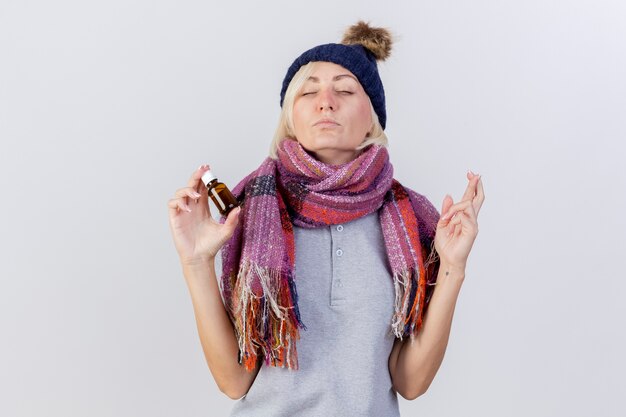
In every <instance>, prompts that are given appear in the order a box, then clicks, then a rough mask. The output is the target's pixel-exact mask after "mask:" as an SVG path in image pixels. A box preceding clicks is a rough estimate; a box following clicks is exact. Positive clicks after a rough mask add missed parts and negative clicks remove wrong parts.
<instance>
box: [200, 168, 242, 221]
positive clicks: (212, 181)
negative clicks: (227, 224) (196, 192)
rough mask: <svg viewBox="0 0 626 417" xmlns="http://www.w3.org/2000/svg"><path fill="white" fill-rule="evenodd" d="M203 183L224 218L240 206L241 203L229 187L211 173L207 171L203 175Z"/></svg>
mask: <svg viewBox="0 0 626 417" xmlns="http://www.w3.org/2000/svg"><path fill="white" fill-rule="evenodd" d="M202 182H203V183H204V185H205V186H206V188H207V191H208V193H209V197H211V200H213V203H214V204H215V206H216V207H217V209H218V210H219V212H220V214H221V215H222V216H228V213H229V212H230V211H231V210H232V209H234V208H235V207H237V206H238V205H239V202H238V201H237V199H236V198H235V196H234V195H233V194H232V193H231V192H230V190H229V189H228V187H227V186H226V185H224V183H221V182H219V181H218V180H217V177H216V176H215V175H213V174H212V173H211V171H207V172H205V173H204V175H202Z"/></svg>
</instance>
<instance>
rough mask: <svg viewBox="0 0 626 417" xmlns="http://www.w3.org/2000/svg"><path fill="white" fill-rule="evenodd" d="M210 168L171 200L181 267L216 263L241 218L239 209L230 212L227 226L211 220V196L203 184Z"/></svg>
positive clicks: (200, 170)
mask: <svg viewBox="0 0 626 417" xmlns="http://www.w3.org/2000/svg"><path fill="white" fill-rule="evenodd" d="M208 169H209V166H208V165H202V166H201V167H200V168H198V169H197V170H196V171H195V172H194V173H193V174H192V175H191V178H190V179H189V182H188V183H187V186H186V187H183V188H180V189H178V190H177V191H176V193H175V194H174V198H172V199H171V200H169V202H168V204H167V206H168V207H169V210H168V211H169V218H170V230H171V231H172V236H173V238H174V245H175V246H176V250H177V251H178V256H179V257H180V261H181V263H182V264H189V265H191V264H195V263H199V262H207V261H210V260H213V259H214V258H215V256H216V255H217V252H218V251H219V250H220V248H221V247H222V246H223V245H224V244H225V243H226V242H227V241H228V239H229V238H230V237H231V236H232V234H233V232H234V231H235V227H236V226H237V222H238V219H239V211H240V210H241V209H240V208H239V207H237V208H235V209H233V210H231V211H230V213H228V217H227V218H226V221H225V222H224V224H220V223H219V222H218V221H216V220H214V219H213V217H211V211H210V209H209V201H208V199H209V195H208V192H207V188H206V187H205V186H204V184H203V183H202V181H201V178H202V175H203V174H204V173H205V172H206V171H207V170H208Z"/></svg>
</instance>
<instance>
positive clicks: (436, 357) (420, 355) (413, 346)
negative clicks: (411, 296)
mask: <svg viewBox="0 0 626 417" xmlns="http://www.w3.org/2000/svg"><path fill="white" fill-rule="evenodd" d="M464 278H465V271H464V270H455V269H454V268H451V267H449V266H448V265H444V264H442V265H441V266H440V268H439V273H438V275H437V285H436V287H435V290H434V292H433V295H432V298H431V300H430V304H429V306H428V310H427V313H426V316H425V318H424V323H423V327H422V329H421V331H420V332H419V333H418V335H417V336H415V338H414V339H413V340H410V339H409V340H406V341H405V342H404V343H403V344H402V347H401V349H400V353H399V354H398V361H397V363H396V370H395V379H396V380H397V381H394V382H395V384H396V385H397V386H400V387H402V391H403V392H404V394H406V395H404V394H403V396H404V397H405V398H411V399H413V398H417V397H418V396H420V395H422V394H423V393H424V392H426V390H427V389H428V387H429V386H430V384H431V382H432V381H433V379H434V378H435V375H436V374H437V371H438V370H439V367H440V366H441V362H442V361H443V357H444V354H445V352H446V347H447V346H448V338H449V336H450V328H451V327H452V317H453V315H454V308H455V306H456V301H457V298H458V295H459V292H460V290H461V285H462V284H463V280H464Z"/></svg>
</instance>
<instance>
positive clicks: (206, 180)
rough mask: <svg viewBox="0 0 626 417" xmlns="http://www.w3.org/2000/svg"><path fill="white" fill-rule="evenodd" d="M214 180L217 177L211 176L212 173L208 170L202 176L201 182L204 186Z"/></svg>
mask: <svg viewBox="0 0 626 417" xmlns="http://www.w3.org/2000/svg"><path fill="white" fill-rule="evenodd" d="M216 179H217V177H216V176H215V175H213V173H212V172H211V171H210V170H209V171H207V172H205V173H204V174H202V182H203V183H204V185H209V183H210V182H211V181H213V180H216Z"/></svg>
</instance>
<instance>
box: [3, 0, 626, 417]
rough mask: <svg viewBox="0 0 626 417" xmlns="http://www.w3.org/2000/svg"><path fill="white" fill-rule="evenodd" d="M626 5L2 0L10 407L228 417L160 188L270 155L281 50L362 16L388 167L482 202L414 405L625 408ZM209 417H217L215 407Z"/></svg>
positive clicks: (439, 193)
mask: <svg viewBox="0 0 626 417" xmlns="http://www.w3.org/2000/svg"><path fill="white" fill-rule="evenodd" d="M625 16H626V5H625V4H624V3H623V2H621V1H617V0H615V1H608V0H603V1H585V0H573V1H568V2H566V1H546V0H526V1H517V2H513V1H502V0H501V1H484V0H477V1H472V2H460V1H442V2H423V1H422V2H409V1H396V2H387V3H383V2H380V1H376V2H374V1H356V0H351V1H344V2H335V1H326V0H320V1H318V2H315V3H311V4H307V5H303V4H301V3H299V2H286V1H285V2H279V1H269V2H268V1H266V2H250V4H242V3H240V2H219V3H218V2H214V3H213V4H209V2H200V1H198V2H190V1H176V2H174V1H145V0H144V1H140V0H135V1H129V0H124V1H119V0H109V1H106V2H104V1H102V2H84V1H67V0H59V1H55V2H45V1H12V0H1V1H0V141H1V148H0V149H1V150H0V187H1V190H2V197H1V198H2V203H1V204H0V210H1V212H0V222H2V224H1V225H0V226H1V229H0V230H1V233H0V245H1V249H2V252H1V253H2V261H1V262H0V332H1V333H0V334H2V338H1V341H0V358H1V359H0V392H2V394H1V397H2V400H0V414H1V415H3V416H44V415H45V416H64V417H67V416H85V415H88V416H92V417H96V416H116V417H120V416H205V415H227V414H228V412H229V410H230V408H231V406H232V401H231V400H230V399H228V398H227V397H225V396H224V395H223V394H221V393H220V392H219V390H218V389H217V386H216V385H215V383H214V381H213V379H212V377H211V375H210V372H209V370H208V368H207V366H206V364H205V361H204V357H203V354H202V350H201V346H200V342H199V339H198V337H197V333H196V327H195V321H194V316H193V311H192V307H191V301H190V298H189V294H188V292H187V288H186V285H185V282H184V279H183V276H182V272H181V269H180V266H179V264H178V257H177V255H176V252H175V249H174V246H173V244H172V240H171V236H170V232H169V229H168V221H167V206H166V204H167V201H168V200H169V198H171V197H172V196H173V193H174V191H175V190H176V189H178V188H180V187H182V186H184V185H185V183H186V181H187V179H188V177H189V175H190V174H191V172H192V171H193V170H194V169H196V168H197V167H198V165H200V164H202V163H210V164H211V165H212V167H213V170H214V172H215V173H216V174H218V176H219V177H220V179H222V180H224V181H225V182H226V183H228V184H231V185H234V184H235V183H236V182H238V181H239V179H241V178H242V177H243V176H244V175H245V174H247V173H248V172H249V171H251V170H252V169H254V168H256V167H257V166H258V165H259V163H260V162H261V160H262V159H263V158H264V157H265V156H266V153H267V149H268V145H269V142H270V139H271V137H272V134H273V129H274V127H275V125H276V122H277V117H278V112H279V105H278V101H279V91H280V83H281V82H282V78H283V76H284V74H285V71H286V69H287V67H288V66H289V64H291V62H292V60H293V59H294V58H295V57H296V56H297V55H298V54H300V53H301V52H303V51H304V50H305V49H308V48H309V47H312V46H314V45H317V44H321V43H326V42H335V41H339V39H340V37H341V34H342V32H343V30H344V28H345V27H347V26H349V25H350V24H352V23H355V22H356V21H357V20H358V19H361V18H363V19H366V20H370V21H371V23H372V24H374V25H378V26H386V27H389V28H391V29H392V30H393V32H394V33H395V34H396V35H397V38H398V40H397V43H396V44H395V48H394V51H393V54H392V57H391V58H390V59H389V60H388V61H387V62H386V63H385V64H383V65H381V68H380V69H381V74H382V77H383V81H384V84H385V88H386V93H387V98H388V104H387V111H388V115H389V117H388V123H387V126H388V128H387V133H388V136H389V138H390V142H391V145H390V153H391V160H392V163H393V164H394V167H395V172H396V177H397V178H398V179H399V180H400V181H402V182H404V183H405V184H406V185H408V186H410V187H411V188H414V189H415V190H416V191H418V192H420V193H422V194H425V195H426V196H427V197H428V198H430V199H431V201H432V202H433V203H434V204H435V206H436V207H437V208H438V209H439V210H440V209H441V202H442V200H443V197H444V195H445V194H446V193H450V194H451V195H452V196H453V197H454V199H455V201H456V200H457V199H458V198H459V197H460V196H461V195H462V192H463V190H464V189H465V185H466V179H465V172H466V170H467V169H472V170H474V171H475V172H478V173H481V174H482V176H483V182H484V186H485V193H486V200H485V203H484V206H483V210H482V211H481V213H480V218H479V224H480V233H479V236H478V239H477V240H476V243H475V246H474V250H473V252H472V254H471V255H470V260H469V266H468V271H467V277H466V281H465V284H464V288H463V290H462V292H461V296H460V298H459V303H458V305H457V309H456V314H455V320H454V324H453V329H452V335H451V338H450V343H449V347H448V351H447V354H446V358H445V360H444V363H443V365H442V367H441V369H440V371H439V374H438V375H437V377H436V379H435V381H434V382H433V384H432V386H431V387H430V390H429V391H428V393H427V394H426V395H424V396H422V397H420V398H418V399H417V400H415V401H412V402H408V401H404V400H401V410H402V413H403V415H407V416H408V415H418V416H478V415H480V416H520V417H521V416H535V417H539V416H570V417H573V416H581V417H582V416H592V415H593V416H595V417H600V416H616V415H624V413H625V412H626V409H625V407H624V404H623V402H621V401H619V400H618V394H620V393H623V387H624V385H623V381H622V375H623V374H624V371H626V369H625V366H624V364H625V361H624V359H623V352H624V351H625V350H626V346H625V345H626V343H625V342H624V334H623V332H622V330H621V329H622V328H623V326H624V325H623V321H624V320H623V319H624V317H625V314H624V313H625V310H626V308H625V307H624V302H623V293H624V291H626V284H624V279H625V278H626V274H624V266H623V264H622V262H621V260H623V259H624V258H622V256H623V252H624V249H625V245H624V233H625V232H626V227H625V220H624V213H625V211H624V209H626V204H625V197H624V190H625V189H626V184H625V183H626V175H624V174H623V173H622V168H623V163H622V160H623V158H624V155H625V152H624V150H625V146H624V140H625V139H626V126H625V124H626V123H625V117H624V116H625V115H626V85H625V81H624V74H625V73H626V54H624V51H625V50H626V45H625V43H626V42H625V40H626V18H625ZM217 410H220V411H219V412H218V411H217Z"/></svg>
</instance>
